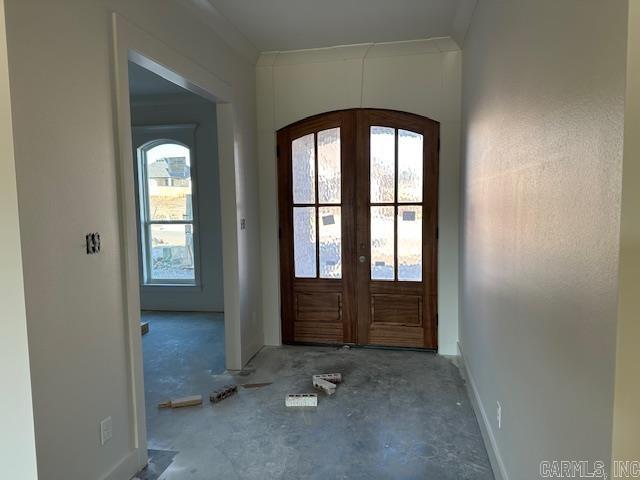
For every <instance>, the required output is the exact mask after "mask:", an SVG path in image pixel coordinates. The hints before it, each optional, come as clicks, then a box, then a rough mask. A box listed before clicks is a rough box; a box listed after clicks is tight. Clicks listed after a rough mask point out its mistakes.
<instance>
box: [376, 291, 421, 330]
mask: <svg viewBox="0 0 640 480" xmlns="http://www.w3.org/2000/svg"><path fill="white" fill-rule="evenodd" d="M385 325H387V326H394V325H395V326H404V327H422V295H403V294H400V295H388V294H372V295H371V325H370V327H369V328H375V327H377V326H385Z"/></svg>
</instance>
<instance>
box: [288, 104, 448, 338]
mask: <svg viewBox="0 0 640 480" xmlns="http://www.w3.org/2000/svg"><path fill="white" fill-rule="evenodd" d="M372 126H376V127H375V128H377V129H378V130H382V131H384V132H383V133H385V135H386V134H387V133H389V132H394V133H393V135H394V139H395V140H394V141H395V151H394V152H393V154H392V155H393V158H394V160H393V161H395V166H394V167H393V168H394V169H395V170H394V173H393V175H394V178H395V180H394V182H395V183H394V185H393V186H391V184H390V183H389V181H388V180H385V179H383V180H384V182H386V183H384V184H381V183H380V182H381V181H382V180H379V179H376V182H378V183H376V185H383V186H384V188H385V189H387V191H388V190H389V188H392V189H393V192H394V199H393V201H392V202H391V203H389V199H388V198H386V197H385V198H384V199H382V200H380V202H382V203H376V202H377V201H378V199H377V198H378V197H376V201H371V198H370V191H371V190H372V188H373V187H372V185H373V183H371V182H370V173H371V172H370V164H369V160H370V153H371V145H370V138H372V137H370V133H371V131H370V128H371V127H372ZM336 129H339V139H340V140H339V149H338V147H337V146H335V142H334V143H333V144H332V145H334V146H333V147H331V148H332V149H331V148H329V147H327V146H326V145H327V143H326V138H328V137H329V136H330V135H329V133H328V132H329V130H331V131H332V132H334V133H333V137H332V138H335V131H336ZM376 131H377V130H376ZM438 135H439V125H438V123H437V122H435V121H433V120H429V119H427V118H424V117H420V116H418V115H413V114H408V113H403V112H394V111H389V110H376V109H351V110H342V111H337V112H330V113H327V114H322V115H317V116H315V117H311V118H308V119H305V120H302V121H300V122H297V123H295V124H292V125H290V126H288V127H285V128H283V129H281V130H279V131H278V202H279V217H280V272H281V301H282V331H283V342H285V343H296V342H311V343H331V344H336V343H338V344H339V343H358V344H362V345H366V344H371V345H388V346H399V347H418V348H436V346H437V310H436V305H437V296H436V295H437V263H436V262H437V185H438V183H437V177H438V144H439V139H438V138H439V137H438ZM303 137H304V138H303ZM388 138H390V137H385V141H387V140H388ZM416 140H420V141H421V142H422V143H416ZM294 142H295V143H294ZM411 142H413V143H411ZM293 145H297V146H295V147H292V146H293ZM300 145H304V148H303V149H302V150H300V148H302V147H300ZM416 145H419V146H416ZM386 147H389V144H388V141H387V145H386ZM292 148H293V150H295V151H292ZM323 148H324V149H325V150H323V151H322V152H321V151H320V150H321V149H323ZM380 148H381V147H380V145H378V144H376V147H375V149H376V151H378V150H379V149H380ZM327 149H328V150H327ZM337 150H339V152H340V189H341V195H340V200H339V203H336V201H335V198H334V199H333V200H331V199H329V198H330V197H327V196H326V195H324V194H321V193H319V190H320V189H321V188H324V189H325V191H326V189H327V188H329V187H327V186H326V185H327V183H326V182H327V181H329V182H334V183H333V184H332V185H333V187H332V188H334V189H335V188H336V184H335V181H336V180H335V174H333V176H331V175H329V176H327V175H326V172H325V174H323V173H322V172H321V171H320V169H321V168H322V165H325V167H324V168H327V167H326V162H327V157H326V155H327V153H326V152H329V154H330V155H335V151H337ZM301 151H302V156H303V157H304V158H303V164H302V167H300V164H299V163H296V165H297V166H296V167H295V168H294V167H293V166H292V162H299V161H300V160H299V159H300V158H302V157H300V155H301V154H300V152H301ZM311 151H313V153H312V154H310V153H309V152H311ZM385 151H386V155H387V158H386V160H385V161H388V159H389V158H390V157H389V154H390V153H389V149H388V148H387V150H385ZM296 152H297V153H296ZM323 152H324V153H323ZM416 158H417V159H418V160H416ZM407 159H409V163H407ZM420 161H422V164H421V165H420V164H419V163H416V162H420ZM305 162H306V163H305ZM314 162H315V163H314ZM322 162H324V163H322ZM412 162H413V163H412ZM407 165H409V166H408V167H407ZM416 165H419V166H420V167H421V168H418V167H416ZM383 167H384V168H387V169H388V167H389V164H387V165H386V167H385V166H384V165H383ZM383 167H380V166H379V165H376V168H378V170H376V171H380V170H379V168H383ZM300 168H302V170H300ZM407 168H408V170H407ZM301 171H302V172H303V174H304V175H303V176H305V175H306V177H305V178H307V180H305V181H306V182H307V184H309V180H308V178H313V182H315V187H314V188H315V190H314V188H307V189H306V190H305V191H304V194H303V195H301V194H300V191H301V190H300V189H299V188H298V187H295V185H294V184H295V183H296V182H298V185H300V183H299V182H300V181H301V180H300V179H299V178H300V177H299V173H300V172H301ZM296 172H297V173H296ZM400 172H401V173H402V174H401V173H400ZM334 173H335V172H334ZM387 173H388V172H387ZM322 175H324V176H322ZM416 175H417V176H416ZM420 175H421V177H420ZM294 176H295V179H294ZM321 177H322V178H321ZM416 178H422V180H421V181H422V190H420V187H419V186H416V185H420V184H419V183H416V182H418V181H420V180H416ZM327 179H328V180H327ZM332 179H333V180H332ZM407 179H409V180H407ZM411 182H413V183H411ZM402 189H404V190H402ZM294 190H295V191H296V192H297V193H296V194H294ZM400 190H402V192H404V193H402V192H401V194H399V193H398V192H399V191H400ZM407 192H408V193H407ZM420 192H421V193H420ZM418 193H420V195H418ZM413 197H415V198H413ZM331 198H333V197H331ZM385 202H386V203H385ZM336 207H337V208H338V210H336ZM375 209H377V210H375ZM372 213H376V214H377V216H376V222H377V223H375V225H374V226H375V227H376V229H377V230H376V232H377V233H376V235H378V236H380V235H382V237H380V238H382V240H381V241H379V239H377V240H376V242H373V240H372V224H371V222H372V220H371V215H372ZM336 215H340V217H339V218H340V221H339V222H336V219H337V218H338V217H336ZM301 218H302V219H303V223H302V224H301V223H300V219H301ZM296 220H297V223H296ZM381 222H382V223H381ZM385 222H386V223H385ZM389 222H390V223H389ZM400 222H411V223H400ZM416 222H419V223H416ZM337 224H339V225H340V230H339V232H340V234H341V239H338V240H336V237H335V233H333V234H326V235H325V234H323V233H322V231H323V229H329V228H332V229H333V230H332V231H334V232H335V231H337V230H336V228H335V226H336V225H337ZM296 225H298V226H297V227H296ZM299 225H302V227H300V226H299ZM331 225H333V227H331ZM381 225H382V227H381ZM401 227H402V229H401ZM296 228H303V229H304V232H303V233H302V234H300V230H295V229H296ZM294 231H298V234H296V235H297V236H296V237H295V239H294ZM326 231H328V230H326ZM327 235H329V236H327ZM332 235H333V236H332ZM313 236H315V240H313V239H312V237H313ZM383 237H384V238H383ZM376 238H377V237H376ZM301 239H302V240H301ZM327 239H328V240H327ZM314 241H315V243H314ZM300 242H302V243H300ZM327 242H329V243H327ZM332 242H333V243H332ZM336 242H337V243H336ZM381 242H382V243H381ZM294 244H295V245H298V246H299V248H300V249H299V250H298V253H297V254H294ZM372 244H375V245H376V248H378V247H377V246H378V245H380V244H385V245H386V246H385V247H384V248H385V249H384V251H382V253H381V252H379V251H377V250H376V257H375V261H374V259H372V247H371V246H372ZM391 244H392V246H391ZM300 245H302V246H300ZM336 245H340V248H341V257H340V256H339V255H338V254H337V253H335V252H336ZM303 250H304V252H305V253H304V255H303V254H302V253H300V252H302V251H303ZM313 251H315V257H314V254H313V253H312V252H313ZM327 251H328V252H329V253H326V252H327ZM323 252H324V253H323ZM332 252H333V253H332ZM327 255H329V256H331V255H333V257H334V258H329V257H327ZM339 257H340V258H341V265H340V268H341V275H339V276H338V278H328V277H327V276H326V273H323V272H326V271H333V272H335V268H333V267H334V266H336V265H337V259H338V258H339ZM296 262H303V263H296ZM300 265H302V267H303V268H302V267H301V269H299V270H297V268H298V267H299V266H300ZM314 269H315V275H314V274H313V271H314ZM373 270H375V272H376V273H375V274H374V275H372V271H373ZM296 272H297V273H298V276H296ZM329 276H331V275H329ZM299 277H305V278H299Z"/></svg>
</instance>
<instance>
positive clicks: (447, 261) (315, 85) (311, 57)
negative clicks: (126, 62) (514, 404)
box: [256, 39, 461, 355]
mask: <svg viewBox="0 0 640 480" xmlns="http://www.w3.org/2000/svg"><path fill="white" fill-rule="evenodd" d="M460 63H461V52H460V51H459V49H458V46H457V45H456V44H455V42H453V41H452V40H450V39H437V40H436V39H433V40H424V41H416V42H398V43H390V44H376V45H355V46H344V47H335V48H328V49H318V50H302V51H294V52H280V53H265V54H262V55H261V56H260V59H259V60H258V66H257V67H256V82H257V101H258V150H259V160H260V209H261V210H260V219H261V238H262V285H263V291H262V298H263V311H264V326H265V343H266V344H268V345H278V344H280V342H281V335H280V275H279V260H278V251H279V250H278V215H277V185H276V156H275V136H276V133H275V132H276V130H278V129H279V128H282V127H284V126H286V125H289V124H290V123H293V122H295V121H297V120H301V119H303V118H305V117H308V116H310V115H315V114H318V113H324V112H328V111H331V110H339V109H345V108H355V107H365V108H366V107H371V108H388V109H395V110H403V111H407V112H412V113H416V114H419V115H424V116H426V117H429V118H432V119H434V120H437V121H439V122H441V152H440V197H439V202H440V203H439V228H440V242H439V254H438V255H439V259H438V276H439V278H438V281H439V285H438V310H439V311H438V314H439V330H438V334H439V339H438V343H439V351H440V352H441V353H443V354H452V355H455V354H456V353H457V350H456V343H457V340H458V210H459V200H458V192H459V177H458V174H459V156H460V153H459V144H460V88H461V87H460V76H461V72H460Z"/></svg>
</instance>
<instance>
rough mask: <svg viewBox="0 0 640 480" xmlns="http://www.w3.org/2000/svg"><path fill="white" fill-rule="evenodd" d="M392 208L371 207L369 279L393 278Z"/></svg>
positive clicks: (393, 240) (393, 241)
mask: <svg viewBox="0 0 640 480" xmlns="http://www.w3.org/2000/svg"><path fill="white" fill-rule="evenodd" d="M393 220H394V207H393V206H391V207H386V206H385V207H371V279H372V280H393V279H394V278H395V274H394V272H395V258H394V250H395V245H394V244H395V239H394V221H393Z"/></svg>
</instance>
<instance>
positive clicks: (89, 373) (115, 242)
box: [7, 0, 263, 480]
mask: <svg viewBox="0 0 640 480" xmlns="http://www.w3.org/2000/svg"><path fill="white" fill-rule="evenodd" d="M111 10H116V11H118V12H119V13H120V14H121V15H123V16H124V17H126V18H127V19H128V20H129V21H130V22H131V23H134V24H136V25H138V26H139V27H140V28H141V29H143V30H144V31H146V32H148V33H150V34H151V35H153V36H154V37H156V38H158V39H159V40H160V41H162V42H163V43H164V44H165V45H168V46H169V47H170V48H172V49H173V50H175V51H177V52H178V53H181V54H183V55H184V56H187V57H188V58H190V59H192V60H194V61H195V62H197V63H198V64H199V65H200V66H202V67H203V68H204V69H206V70H208V71H209V72H211V73H212V74H214V75H216V76H217V77H218V78H220V79H221V80H222V81H225V82H226V83H228V84H229V85H230V86H231V88H232V90H233V98H232V99H231V100H232V103H233V111H234V122H235V125H234V126H235V136H236V137H235V138H236V144H235V152H236V157H235V158H236V169H237V177H236V182H237V184H236V189H237V204H238V210H239V211H238V217H240V218H246V219H247V229H246V230H240V229H238V232H237V236H238V242H239V247H238V248H239V257H240V265H239V270H240V282H239V286H238V295H237V298H238V307H237V308H238V309H239V311H240V318H241V325H240V326H239V328H240V329H241V332H242V351H241V356H242V359H243V360H244V361H246V360H247V359H248V358H249V357H250V356H251V355H252V354H253V353H254V352H255V351H256V350H257V349H258V348H259V347H260V346H261V345H262V340H263V337H262V323H261V318H260V316H259V315H257V314H255V313H254V312H257V311H258V307H259V305H260V302H261V299H260V284H259V279H260V262H259V249H260V242H259V227H258V225H259V223H258V222H259V216H258V209H257V204H258V194H257V191H258V184H257V178H256V176H255V175H252V173H253V172H256V171H257V165H256V161H255V137H256V129H255V70H254V63H255V58H245V57H243V56H241V55H240V54H238V53H236V51H235V50H234V49H232V48H231V47H229V46H228V45H227V44H226V43H225V41H224V40H222V39H221V38H220V37H219V36H218V35H217V34H216V33H215V32H214V31H213V30H211V29H209V28H207V27H206V26H205V25H204V23H201V20H200V18H199V17H198V16H196V15H193V14H191V13H190V12H189V11H188V10H185V9H183V8H182V7H180V6H179V5H178V4H177V3H174V2H173V1H171V0H153V1H152V0H138V1H135V2H131V1H128V0H95V1H86V0H58V1H55V2H51V1H48V0H29V1H24V0H9V1H8V4H7V23H8V27H7V39H8V45H9V73H10V79H11V86H12V89H11V101H12V107H13V114H14V117H13V118H14V137H15V152H16V170H17V185H18V201H19V207H20V228H21V234H22V250H23V261H24V277H25V297H26V312H27V319H28V330H29V350H30V361H31V376H32V386H33V398H34V415H35V429H36V445H37V452H38V470H39V475H40V477H39V478H40V479H41V480H48V479H60V478H64V479H65V480H87V479H98V478H103V477H104V476H105V475H107V474H109V472H111V471H112V470H113V469H114V468H116V467H118V468H120V469H119V470H116V473H115V475H116V477H115V478H124V477H125V476H126V474H128V473H133V472H131V471H130V469H131V468H132V466H131V465H130V463H128V462H130V461H131V452H132V450H133V438H132V430H131V429H132V427H133V421H132V418H131V416H132V410H131V408H132V401H131V395H132V393H131V391H130V385H129V384H128V381H127V380H128V370H127V369H128V365H127V360H126V355H127V342H126V326H125V320H124V318H125V305H124V299H123V271H122V257H121V255H122V252H121V251H120V246H119V245H120V243H119V241H120V240H119V239H120V234H121V230H120V218H119V211H118V195H117V194H118V182H117V178H118V176H117V161H116V158H115V144H116V136H115V132H114V111H113V106H112V105H113V101H114V99H113V90H112V88H113V81H112V35H111V17H110V11H111ZM91 231H99V232H100V233H101V235H102V247H103V248H102V252H101V253H100V254H99V255H93V256H87V255H86V254H85V252H84V245H83V244H84V235H85V234H86V233H87V232H91ZM234 308H235V307H234ZM107 416H111V417H112V418H113V439H112V440H111V441H110V442H109V443H108V444H106V445H105V446H102V447H101V446H100V442H99V429H98V422H99V421H100V420H101V419H103V418H105V417H107ZM123 465H124V466H123ZM133 467H135V465H134V466H133Z"/></svg>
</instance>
